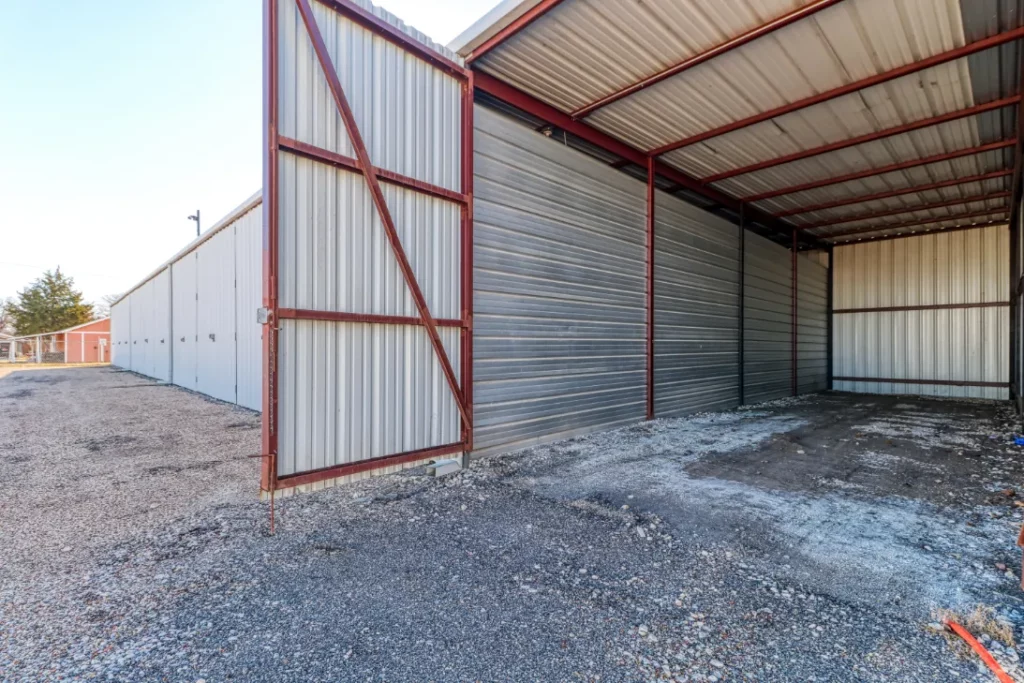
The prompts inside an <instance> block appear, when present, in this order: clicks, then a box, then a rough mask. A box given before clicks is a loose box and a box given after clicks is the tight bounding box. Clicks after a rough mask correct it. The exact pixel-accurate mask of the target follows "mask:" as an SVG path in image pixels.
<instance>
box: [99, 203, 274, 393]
mask: <svg viewBox="0 0 1024 683" xmlns="http://www.w3.org/2000/svg"><path fill="white" fill-rule="evenodd" d="M262 222H263V220H262V195H261V193H256V194H255V195H253V196H252V197H250V198H249V199H248V200H246V201H245V202H243V203H242V204H241V205H240V206H239V207H238V208H236V209H235V210H234V211H232V212H231V213H230V214H228V215H227V216H225V217H224V218H223V219H222V220H220V221H218V222H217V224H216V225H214V226H213V227H212V228H210V229H209V230H207V231H206V232H205V233H203V234H202V235H201V236H199V237H197V238H196V239H195V241H193V242H192V243H191V244H189V245H188V246H187V247H185V248H184V249H182V250H181V251H180V252H178V253H177V254H175V255H174V256H173V257H172V258H171V259H170V260H169V261H167V262H166V263H164V264H163V265H161V266H160V267H159V268H157V269H156V270H155V271H153V272H152V273H150V274H149V275H148V276H147V277H146V278H145V279H144V280H142V281H141V282H140V283H138V284H137V285H135V286H134V287H132V288H131V289H130V290H129V291H128V292H126V293H125V294H123V295H122V296H121V297H120V298H119V299H117V301H115V302H114V303H113V305H112V306H111V307H110V316H111V321H112V336H113V339H112V345H111V351H112V354H111V363H112V364H113V365H115V366H117V367H120V368H124V369H126V370H131V371H133V372H137V373H139V374H142V375H146V376H148V377H153V378H154V379H158V380H161V381H163V382H168V383H170V384H176V385H178V386H182V387H185V388H186V389H191V390H193V391H198V392H200V393H203V394H207V395H209V396H212V397H213V398H216V399H220V400H222V401H228V402H230V403H237V404H238V405H241V406H244V407H246V408H251V409H252V410H259V409H260V401H261V381H260V378H261V376H262V365H263V363H262V350H261V345H260V339H261V336H262V333H263V327H262V325H260V324H259V323H258V322H257V319H256V314H257V310H258V309H259V308H260V305H261V299H262V291H263V268H262Z"/></svg>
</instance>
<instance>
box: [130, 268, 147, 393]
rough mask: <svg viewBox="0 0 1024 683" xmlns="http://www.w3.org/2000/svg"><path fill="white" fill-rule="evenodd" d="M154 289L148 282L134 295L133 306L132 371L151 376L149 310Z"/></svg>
mask: <svg viewBox="0 0 1024 683" xmlns="http://www.w3.org/2000/svg"><path fill="white" fill-rule="evenodd" d="M151 291H152V288H151V287H150V284H149V283H148V282H147V283H146V284H144V285H142V286H141V287H139V288H138V289H137V290H135V291H134V292H133V293H132V296H131V299H130V300H129V301H130V304H131V325H132V332H131V341H132V353H131V370H132V372H137V373H139V374H142V375H148V374H149V317H150V315H149V309H150V301H149V300H150V298H151V295H150V292H151Z"/></svg>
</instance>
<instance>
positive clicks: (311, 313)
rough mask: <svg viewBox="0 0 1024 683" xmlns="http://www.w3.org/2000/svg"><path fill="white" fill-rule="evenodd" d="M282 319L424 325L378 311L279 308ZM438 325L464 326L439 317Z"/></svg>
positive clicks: (413, 319)
mask: <svg viewBox="0 0 1024 683" xmlns="http://www.w3.org/2000/svg"><path fill="white" fill-rule="evenodd" d="M277 317H278V318H279V319H281V320H324V321H328V322H335V323H371V324H376V325H424V324H425V323H424V322H423V320H421V319H420V318H413V317H411V316H404V315H378V314H376V313H345V312H341V311H315V310H312V309H306V308H279V309H277ZM434 322H435V323H437V326H438V327H462V326H463V322H462V321H461V320H455V319H447V318H437V319H436V320H434Z"/></svg>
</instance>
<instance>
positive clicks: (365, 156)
mask: <svg viewBox="0 0 1024 683" xmlns="http://www.w3.org/2000/svg"><path fill="white" fill-rule="evenodd" d="M295 4H296V5H297V6H298V8H299V13H300V14H301V15H302V23H304V24H305V25H306V31H307V32H308V34H309V38H310V40H311V41H312V43H313V50H314V51H315V52H316V57H317V59H318V60H319V62H320V67H321V68H322V69H323V71H324V76H326V78H327V85H328V86H329V87H330V89H331V95H333V96H334V103H335V104H336V105H337V106H338V112H339V113H340V114H341V118H342V120H343V121H344V122H345V130H346V131H348V137H349V139H350V140H351V141H352V146H353V147H354V148H355V150H356V159H357V161H358V162H359V167H360V169H361V170H362V172H363V176H364V177H365V178H366V184H367V185H368V186H369V188H370V194H371V195H372V196H373V203H374V205H375V206H376V207H377V213H378V214H379V215H380V220H381V223H383V224H384V232H385V233H386V234H387V237H388V242H390V244H391V250H392V251H393V252H394V254H395V258H396V259H397V260H398V267H399V268H400V269H401V271H402V275H403V276H404V277H405V283H406V284H407V285H408V286H409V291H410V292H411V293H412V298H413V300H414V301H415V302H416V309H417V311H419V315H420V318H421V319H422V320H423V324H424V326H425V327H426V328H427V336H428V337H429V338H430V344H431V346H433V347H434V353H435V354H437V359H438V360H439V361H440V363H441V369H442V370H443V371H444V376H445V379H447V380H448V386H449V387H450V388H451V390H452V394H453V395H454V396H455V402H456V403H457V404H458V406H459V412H460V413H461V414H462V419H463V420H464V421H465V423H466V426H467V427H470V426H471V421H470V417H469V409H468V408H467V406H466V402H465V399H464V397H463V395H462V391H461V390H460V389H459V381H458V379H457V378H456V377H455V371H454V370H453V369H452V364H451V361H450V360H449V359H448V354H447V352H446V351H445V349H444V345H443V344H442V343H441V337H439V336H438V334H437V323H436V322H435V321H434V318H433V316H431V314H430V309H429V308H428V307H427V300H426V299H425V298H424V297H423V292H422V291H421V290H420V286H419V283H418V282H416V275H415V273H413V272H412V266H411V265H409V259H408V258H407V257H406V255H405V249H403V248H402V242H401V240H400V239H399V238H398V231H397V230H395V222H394V220H393V219H392V217H391V210H390V209H388V205H387V202H386V201H385V200H384V193H383V192H382V191H381V189H380V180H379V178H378V176H377V169H376V167H374V165H373V164H371V163H370V155H369V153H368V152H367V151H366V144H365V143H364V142H363V136H362V134H361V133H360V132H359V127H358V126H357V125H356V119H355V116H353V114H352V109H351V107H349V105H348V100H347V99H346V98H345V92H344V90H343V89H342V87H341V81H340V80H338V72H337V71H336V70H335V69H334V64H333V62H331V58H330V55H328V54H327V46H326V45H325V44H324V39H323V36H322V35H321V34H320V28H319V27H318V26H317V23H316V18H315V17H314V16H313V10H312V8H311V7H310V5H309V0H295ZM462 296H466V292H463V293H462Z"/></svg>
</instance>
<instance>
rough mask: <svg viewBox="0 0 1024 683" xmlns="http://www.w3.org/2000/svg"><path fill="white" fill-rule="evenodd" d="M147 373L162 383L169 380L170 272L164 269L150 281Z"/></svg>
mask: <svg viewBox="0 0 1024 683" xmlns="http://www.w3.org/2000/svg"><path fill="white" fill-rule="evenodd" d="M150 287H151V295H150V304H151V306H152V308H151V309H150V316H151V320H152V324H151V326H150V338H149V372H148V373H147V374H148V375H149V376H150V377H154V378H156V379H158V380H161V381H163V382H169V381H170V379H171V272H170V269H164V270H163V271H162V272H161V273H160V274H159V275H157V276H156V277H155V278H153V279H152V280H151V281H150Z"/></svg>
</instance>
